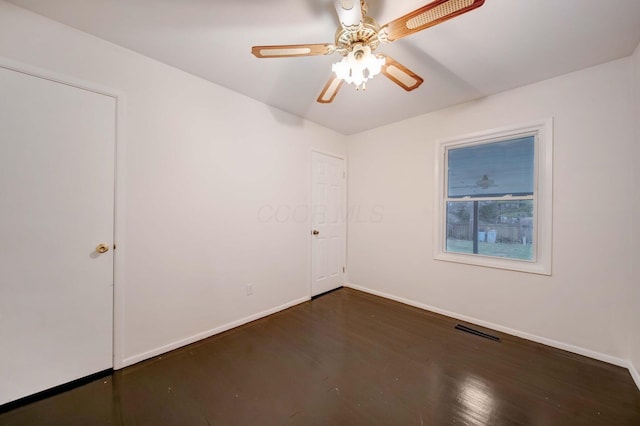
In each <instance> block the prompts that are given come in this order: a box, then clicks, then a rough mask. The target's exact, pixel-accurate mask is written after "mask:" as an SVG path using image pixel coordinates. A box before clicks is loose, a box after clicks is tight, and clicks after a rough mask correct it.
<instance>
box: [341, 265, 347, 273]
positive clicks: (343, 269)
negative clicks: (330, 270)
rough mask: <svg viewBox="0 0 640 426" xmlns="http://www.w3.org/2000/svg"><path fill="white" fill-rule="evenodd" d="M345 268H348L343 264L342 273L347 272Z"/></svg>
mask: <svg viewBox="0 0 640 426" xmlns="http://www.w3.org/2000/svg"><path fill="white" fill-rule="evenodd" d="M345 270H346V268H345V267H344V266H343V267H342V273H343V274H344V273H345Z"/></svg>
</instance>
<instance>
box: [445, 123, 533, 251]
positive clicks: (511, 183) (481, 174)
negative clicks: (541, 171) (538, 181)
mask: <svg viewBox="0 0 640 426" xmlns="http://www.w3.org/2000/svg"><path fill="white" fill-rule="evenodd" d="M534 152H535V137H534V136H533V135H531V136H526V137H520V138H517V139H509V140H505V141H499V142H492V143H486V144H478V145H472V146H463V147H458V148H454V149H449V150H447V214H446V218H447V219H446V221H447V225H446V226H447V230H446V235H447V240H446V250H447V251H450V252H458V253H473V254H480V255H485V256H496V257H505V258H509V259H521V260H529V261H532V260H534V250H533V243H534V238H533V235H534V233H533V224H534V220H533V219H534V202H535V200H534V197H535V194H534Z"/></svg>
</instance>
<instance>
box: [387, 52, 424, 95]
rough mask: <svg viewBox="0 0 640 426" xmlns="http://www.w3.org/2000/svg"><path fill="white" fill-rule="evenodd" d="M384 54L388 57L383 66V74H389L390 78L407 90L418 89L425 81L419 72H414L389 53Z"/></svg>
mask: <svg viewBox="0 0 640 426" xmlns="http://www.w3.org/2000/svg"><path fill="white" fill-rule="evenodd" d="M382 56H384V57H385V58H386V61H385V64H384V66H383V67H382V74H384V75H385V76H387V77H388V78H389V80H391V81H393V82H394V83H396V84H397V85H398V86H400V87H402V88H403V89H404V90H406V91H407V92H410V91H411V90H414V89H417V88H418V86H420V85H421V84H422V82H423V81H424V80H423V79H422V77H420V76H419V75H418V74H416V73H414V72H413V71H411V70H410V69H409V68H407V67H405V66H404V65H402V64H401V63H399V62H397V61H396V60H394V59H393V58H391V57H389V56H387V55H382Z"/></svg>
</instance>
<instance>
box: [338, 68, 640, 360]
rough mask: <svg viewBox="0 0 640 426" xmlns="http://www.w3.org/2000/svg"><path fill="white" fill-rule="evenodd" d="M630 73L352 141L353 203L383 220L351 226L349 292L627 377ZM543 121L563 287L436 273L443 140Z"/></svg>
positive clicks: (632, 154)
mask: <svg viewBox="0 0 640 426" xmlns="http://www.w3.org/2000/svg"><path fill="white" fill-rule="evenodd" d="M631 70H632V67H631V59H630V58H627V59H623V60H618V61H615V62H610V63H606V64H603V65H600V66H596V67H593V68H589V69H585V70H582V71H580V72H576V73H573V74H569V75H565V76H561V77H558V78H555V79H552V80H548V81H543V82H540V83H537V84H532V85H529V86H525V87H522V88H518V89H515V90H511V91H508V92H504V93H501V94H498V95H495V96H490V97H488V98H484V99H481V100H478V101H475V102H470V103H466V104H463V105H459V106H456V107H453V108H449V109H445V110H441V111H438V112H435V113H431V114H427V115H423V116H420V117H417V118H413V119H410V120H406V121H403V122H399V123H395V124H392V125H388V126H385V127H382V128H378V129H375V130H372V131H369V132H365V133H361V134H358V135H354V136H351V137H349V139H348V143H349V167H350V179H349V197H350V204H351V206H352V208H353V206H379V209H381V210H383V214H382V216H381V218H373V219H368V218H366V217H361V218H353V217H352V218H351V220H350V222H349V225H350V227H349V234H348V239H349V252H348V260H349V263H348V265H349V266H348V274H349V281H350V282H351V283H352V284H353V285H354V286H360V287H364V288H366V289H368V290H369V291H374V292H378V293H382V294H387V295H391V296H394V297H396V298H401V299H405V300H408V301H411V302H413V303H415V304H418V305H423V306H429V307H433V308H435V309H438V310H442V311H446V312H449V313H452V314H454V315H456V316H458V317H461V316H463V317H469V318H472V319H474V320H475V321H478V322H482V323H485V324H487V323H488V324H492V325H494V326H498V327H499V328H501V329H503V330H504V329H510V330H511V331H515V332H517V333H518V334H520V335H528V336H529V337H535V336H537V337H538V338H539V339H538V340H542V341H548V340H549V339H550V340H553V341H556V342H557V343H559V344H560V345H561V346H564V347H568V346H571V349H573V350H577V351H580V352H582V353H590V354H592V355H597V356H598V357H599V358H601V359H607V360H610V361H613V362H617V363H622V364H624V360H628V359H630V351H631V347H630V346H631V345H630V343H629V341H630V337H631V335H632V331H633V333H634V334H633V335H634V336H636V338H637V330H635V328H634V330H631V329H630V328H629V326H628V321H629V319H630V317H631V310H632V308H633V306H632V305H631V303H630V301H629V298H628V296H629V291H630V290H629V289H630V287H631V285H632V283H634V276H633V274H632V269H631V265H632V263H633V262H632V261H633V260H634V257H635V260H636V261H637V259H638V257H637V254H633V253H637V252H638V249H637V246H636V245H635V244H636V243H635V241H633V238H632V237H631V232H630V231H631V226H632V223H633V221H634V217H633V210H632V201H631V199H632V198H633V197H630V194H637V185H634V182H633V176H634V175H633V173H634V172H633V170H635V169H637V161H638V158H639V157H638V155H637V150H635V148H634V144H635V142H636V141H634V131H633V126H634V117H633V111H632V109H631V106H632V93H631V90H630V87H631V81H632V76H631ZM546 117H553V118H554V120H555V121H554V134H555V138H554V144H555V146H554V155H555V157H554V206H553V209H554V210H553V216H554V221H553V227H554V229H553V275H552V276H550V277H548V276H542V275H535V274H527V273H519V272H512V271H504V270H496V269H490V268H484V267H476V266H467V265H461V264H455V263H449V262H443V261H435V260H433V239H432V237H433V222H434V221H433V216H434V210H433V209H434V205H433V196H434V174H433V167H434V158H433V156H434V141H435V140H437V139H440V138H449V137H454V136H457V135H461V134H467V133H473V132H477V131H482V130H488V129H492V128H497V127H502V126H506V125H511V124H518V123H526V122H529V121H531V120H535V119H540V118H546ZM636 228H637V224H636ZM636 312H637V309H636ZM545 339H546V340H545Z"/></svg>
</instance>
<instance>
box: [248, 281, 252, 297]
mask: <svg viewBox="0 0 640 426" xmlns="http://www.w3.org/2000/svg"><path fill="white" fill-rule="evenodd" d="M252 294H253V284H251V283H249V284H247V296H251V295H252Z"/></svg>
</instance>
